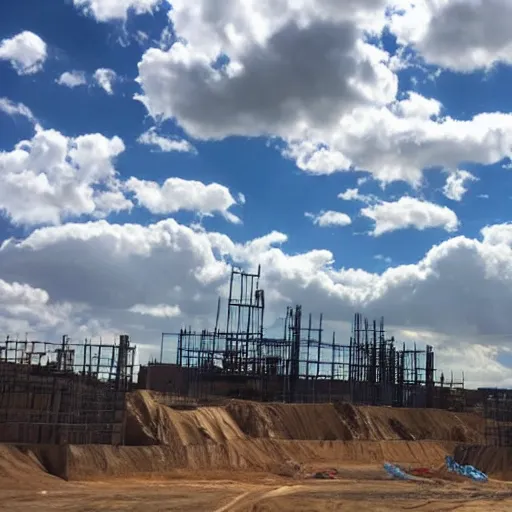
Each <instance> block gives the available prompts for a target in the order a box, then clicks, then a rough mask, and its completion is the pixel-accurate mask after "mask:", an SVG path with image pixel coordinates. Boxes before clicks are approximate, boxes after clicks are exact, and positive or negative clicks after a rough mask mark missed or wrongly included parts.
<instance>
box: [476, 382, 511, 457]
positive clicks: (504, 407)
mask: <svg viewBox="0 0 512 512" xmlns="http://www.w3.org/2000/svg"><path fill="white" fill-rule="evenodd" d="M478 391H480V392H481V393H482V394H483V395H484V396H483V404H484V411H483V412H484V417H485V420H486V421H485V441H486V444H488V445H492V446H501V447H505V446H507V447H510V446H512V390H510V389H494V388H479V390H478Z"/></svg>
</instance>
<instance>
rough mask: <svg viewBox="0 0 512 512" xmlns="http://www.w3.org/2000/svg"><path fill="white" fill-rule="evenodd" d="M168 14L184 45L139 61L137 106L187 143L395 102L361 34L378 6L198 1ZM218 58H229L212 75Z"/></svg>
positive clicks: (325, 120)
mask: <svg viewBox="0 0 512 512" xmlns="http://www.w3.org/2000/svg"><path fill="white" fill-rule="evenodd" d="M371 16H373V17H371ZM169 17H170V20H171V22H172V23H173V26H174V29H175V31H176V33H177V35H178V37H180V38H183V39H185V40H186V41H187V44H185V43H181V42H178V43H175V44H174V45H173V46H172V47H171V48H170V49H169V50H168V51H163V50H161V49H157V48H151V49H149V50H148V51H147V52H146V53H145V54H144V56H143V58H142V60H141V62H140V63H139V78H138V81H139V82H140V84H141V86H142V89H143V95H141V96H138V99H140V100H141V101H143V103H144V104H145V105H146V107H147V109H148V111H149V113H150V114H151V115H152V116H153V117H159V116H161V117H163V118H176V119H177V121H178V122H179V123H180V124H181V126H183V127H184V128H185V129H186V131H187V132H188V133H189V134H191V135H192V136H193V137H195V138H200V139H210V138H211V139H218V138H224V137H227V136H230V135H246V136H259V135H268V134H277V135H281V136H283V137H288V136H291V135H293V134H296V135H297V136H299V135H302V134H303V132H304V129H305V128H306V127H307V126H308V125H310V124H312V125H316V124H318V123H321V124H322V125H324V126H333V125H335V124H336V123H337V121H338V119H339V118H340V116H341V115H342V114H343V113H346V112H350V110H351V109H352V108H353V107H354V106H356V105H366V104H375V105H385V104H387V103H388V102H389V101H392V100H393V99H394V97H395V94H396V91H397V83H398V81H397V77H396V76H395V75H394V74H393V73H392V72H391V71H390V70H389V69H388V68H387V66H386V65H385V62H386V61H387V60H388V58H389V56H388V55H387V53H385V52H383V51H382V50H379V49H378V48H377V47H375V46H373V45H370V44H367V43H365V42H364V34H363V28H365V27H366V28H372V27H371V25H375V23H378V24H379V28H381V27H382V26H383V24H384V21H385V19H384V2H381V1H376V0H366V1H358V2H355V1H353V2H351V5H350V6H347V5H346V2H345V3H344V4H343V6H341V4H340V5H339V6H336V5H334V4H333V3H332V2H330V1H327V0H324V1H322V2H310V1H307V0H306V1H304V2H299V3H295V4H294V3H293V2H288V1H285V2H282V3H275V4H272V5H271V4H265V3H261V2H253V1H250V0H247V1H244V2H234V1H231V2H227V3H226V4H225V5H224V6H223V8H222V9H215V10H212V9H211V6H210V3H209V1H208V0H202V1H198V2H195V3H194V4H191V3H190V2H185V1H181V0H180V1H177V2H173V9H172V10H171V11H170V13H169ZM222 54H224V55H227V56H228V57H229V59H230V61H229V63H228V64H227V65H225V66H223V67H222V68H221V69H218V68H215V67H214V66H212V61H215V60H216V59H217V58H218V57H219V56H220V55H222ZM319 76H322V80H318V77H319Z"/></svg>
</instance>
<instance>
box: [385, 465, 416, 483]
mask: <svg viewBox="0 0 512 512" xmlns="http://www.w3.org/2000/svg"><path fill="white" fill-rule="evenodd" d="M384 469H385V470H386V472H387V473H388V474H389V475H391V476H392V477H393V478H399V479H400V480H408V479H409V478H410V477H409V475H408V474H406V473H404V472H403V471H402V470H401V469H400V468H399V467H398V466H394V465H393V464H389V462H385V463H384Z"/></svg>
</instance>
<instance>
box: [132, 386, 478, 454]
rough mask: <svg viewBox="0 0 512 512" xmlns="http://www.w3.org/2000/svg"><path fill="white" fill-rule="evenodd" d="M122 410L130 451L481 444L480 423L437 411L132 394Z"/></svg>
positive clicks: (145, 393)
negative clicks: (293, 443) (281, 443)
mask: <svg viewBox="0 0 512 512" xmlns="http://www.w3.org/2000/svg"><path fill="white" fill-rule="evenodd" d="M127 407H128V420H127V436H126V442H127V444H130V445H134V446H136V445H158V444H164V445H169V446H172V445H176V444H179V445H188V444H197V443H198V442H201V441H202V440H204V439H205V438H206V439H210V440H212V441H215V442H224V441H230V440H234V439H245V438H256V439H259V438H263V439H288V440H304V441H306V440H316V441H335V440H338V441H350V440H372V441H380V440H406V441H414V440H427V439H428V440H436V441H455V442H464V443H480V442H482V441H483V434H482V433H483V427H484V423H483V420H482V418H480V417H479V416H476V415H473V414H463V413H462V414H455V413H452V412H449V411H443V410H437V409H397V408H390V407H357V406H353V405H350V404H279V403H273V404H262V403H258V402H249V401H241V400H231V401H229V402H227V404H226V405H224V406H218V407H199V408H197V409H195V410H189V411H181V410H174V409H172V408H171V407H167V406H165V405H161V403H159V401H158V396H157V395H155V394H154V393H151V392H148V391H137V392H135V393H132V394H131V395H130V396H129V398H128V404H127Z"/></svg>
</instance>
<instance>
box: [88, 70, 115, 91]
mask: <svg viewBox="0 0 512 512" xmlns="http://www.w3.org/2000/svg"><path fill="white" fill-rule="evenodd" d="M93 78H94V80H95V81H96V83H97V85H98V86H99V87H101V88H102V89H103V90H104V91H105V92H106V93H107V94H110V95H112V94H114V90H113V86H114V82H115V81H116V80H117V74H116V72H115V71H114V70H113V69H108V68H99V69H97V70H96V71H95V72H94V75H93Z"/></svg>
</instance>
